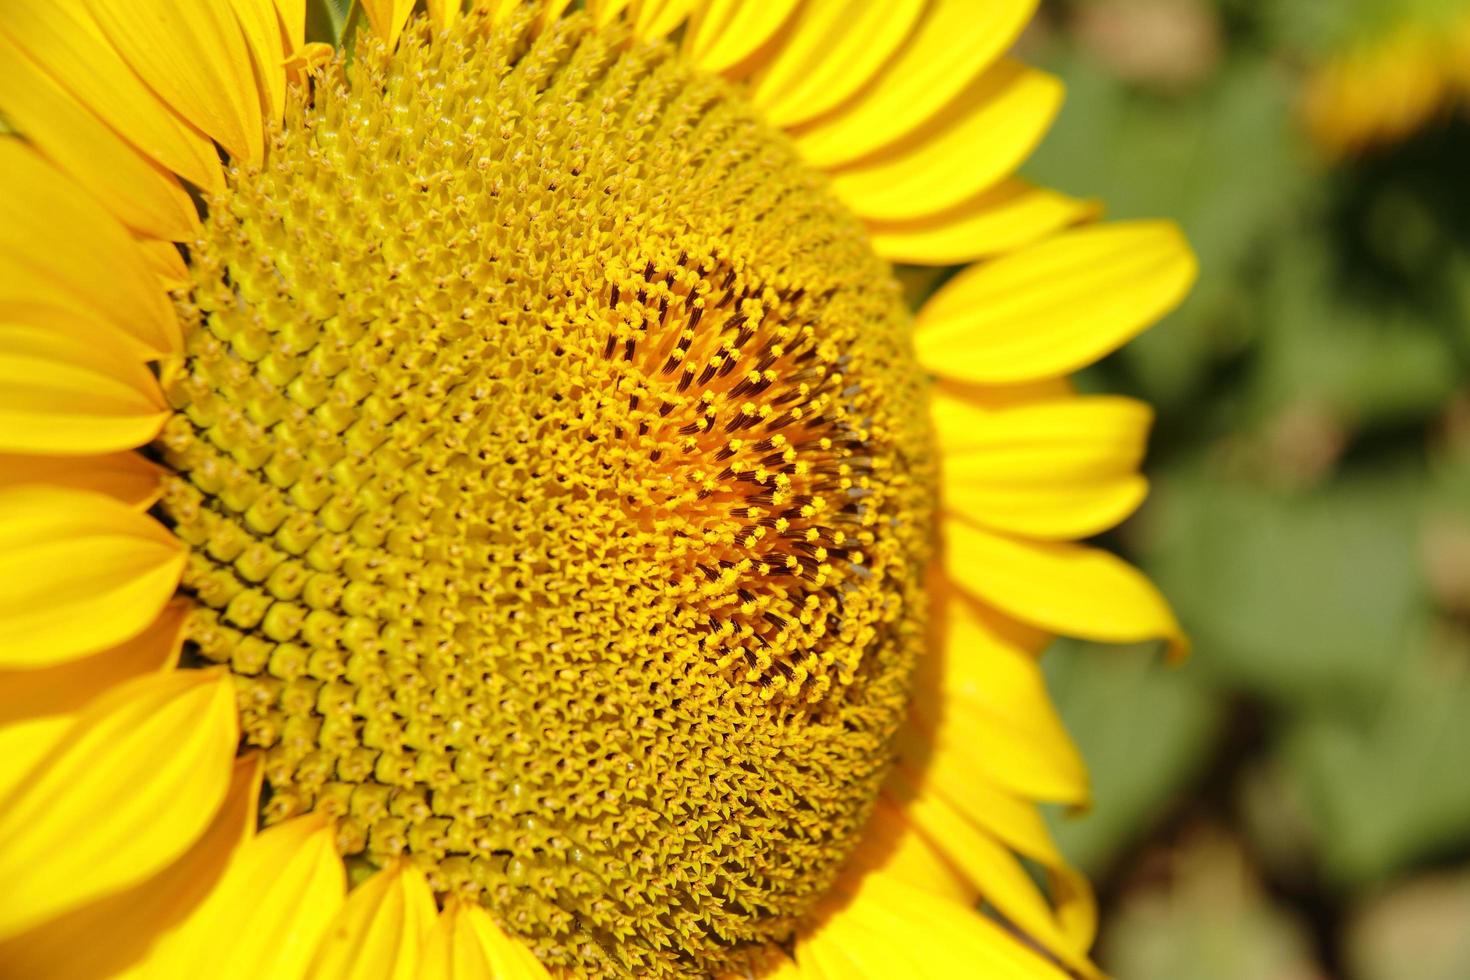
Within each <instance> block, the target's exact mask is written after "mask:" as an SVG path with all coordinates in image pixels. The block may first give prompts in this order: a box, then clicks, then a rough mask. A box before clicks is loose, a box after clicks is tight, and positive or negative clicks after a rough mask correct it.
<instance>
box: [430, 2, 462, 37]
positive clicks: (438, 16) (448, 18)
mask: <svg viewBox="0 0 1470 980" xmlns="http://www.w3.org/2000/svg"><path fill="white" fill-rule="evenodd" d="M460 2H461V0H428V10H429V21H430V22H431V23H432V24H433V25H434V29H435V30H440V31H442V30H447V29H448V28H451V27H453V26H454V25H455V24H457V23H459V15H460Z"/></svg>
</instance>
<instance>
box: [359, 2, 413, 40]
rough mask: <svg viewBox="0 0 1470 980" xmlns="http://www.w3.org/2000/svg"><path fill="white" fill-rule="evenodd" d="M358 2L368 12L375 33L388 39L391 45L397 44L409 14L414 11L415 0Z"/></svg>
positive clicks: (369, 21)
mask: <svg viewBox="0 0 1470 980" xmlns="http://www.w3.org/2000/svg"><path fill="white" fill-rule="evenodd" d="M358 3H359V5H360V6H361V7H362V9H363V13H365V14H367V19H368V23H369V24H371V25H372V27H373V33H374V34H377V35H378V37H381V38H382V39H383V40H385V41H387V42H388V46H389V47H392V46H393V45H395V44H397V43H398V35H399V34H400V33H401V32H402V31H403V25H404V23H406V22H407V21H408V15H409V14H411V13H413V0H358Z"/></svg>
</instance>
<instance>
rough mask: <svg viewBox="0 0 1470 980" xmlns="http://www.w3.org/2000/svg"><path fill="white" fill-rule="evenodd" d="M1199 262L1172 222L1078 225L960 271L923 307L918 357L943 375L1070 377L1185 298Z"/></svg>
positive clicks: (994, 379) (1001, 380)
mask: <svg viewBox="0 0 1470 980" xmlns="http://www.w3.org/2000/svg"><path fill="white" fill-rule="evenodd" d="M1196 272H1197V266H1196V263H1195V259H1194V255H1193V253H1191V252H1190V250H1189V245H1188V243H1186V242H1185V241H1184V238H1183V236H1182V235H1180V234H1179V230H1178V229H1177V228H1176V227H1175V226H1174V225H1172V224H1169V223H1168V222H1152V221H1142V222H1119V223H1116V224H1108V225H1098V226H1093V227H1088V228H1081V229H1077V230H1075V231H1069V232H1065V233H1063V234H1060V235H1057V236H1056V237H1054V238H1051V239H1049V240H1047V241H1045V242H1042V243H1040V244H1039V245H1034V246H1032V247H1031V248H1028V249H1026V250H1025V251H1022V252H1016V253H1013V254H1011V255H1007V256H1005V257H1003V258H999V259H996V260H995V261H993V262H989V263H985V264H982V265H977V266H973V267H971V268H970V269H968V270H966V271H965V272H962V273H960V275H958V276H956V277H955V278H954V279H953V280H951V281H950V282H949V283H947V284H946V285H945V286H944V288H943V289H941V290H940V291H939V292H938V293H936V294H935V295H934V297H933V298H932V299H930V300H929V302H928V303H926V304H925V305H924V308H923V309H922V310H920V311H919V317H918V324H917V327H916V330H915V334H914V346H915V349H916V350H917V352H918V355H919V361H920V363H922V364H923V365H924V366H925V367H926V368H928V369H929V370H930V371H933V372H934V373H935V374H938V375H940V376H942V377H946V378H955V379H958V380H961V381H970V382H975V383H981V384H1008V383H1011V382H1016V381H1026V380H1030V379H1034V378H1043V377H1050V376H1054V375H1060V374H1066V373H1068V372H1070V371H1074V370H1076V369H1077V368H1080V367H1082V366H1084V365H1086V364H1090V363H1092V362H1093V361H1095V360H1097V359H1098V358H1100V357H1102V356H1103V355H1104V354H1107V353H1109V352H1110V351H1112V350H1114V349H1115V348H1117V347H1119V346H1121V345H1122V344H1124V343H1126V342H1127V341H1128V340H1130V339H1132V338H1133V337H1134V336H1135V335H1137V334H1138V333H1140V332H1141V331H1143V330H1144V328H1146V327H1148V326H1149V325H1150V324H1152V323H1154V321H1156V320H1158V319H1159V318H1160V317H1162V316H1163V315H1164V314H1165V313H1167V312H1169V311H1170V310H1171V309H1173V308H1174V307H1175V306H1177V305H1178V304H1179V302H1180V301H1181V300H1183V299H1184V296H1185V294H1186V293H1188V292H1189V287H1190V286H1191V285H1192V284H1193V283H1194V279H1195V275H1196Z"/></svg>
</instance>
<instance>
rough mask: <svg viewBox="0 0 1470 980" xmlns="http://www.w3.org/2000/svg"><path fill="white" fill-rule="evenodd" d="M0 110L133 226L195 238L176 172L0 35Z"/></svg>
mask: <svg viewBox="0 0 1470 980" xmlns="http://www.w3.org/2000/svg"><path fill="white" fill-rule="evenodd" d="M0 64H3V65H4V66H5V70H4V71H0V112H3V113H4V114H5V116H6V118H7V119H8V120H9V121H10V123H11V124H12V125H14V126H15V128H16V129H17V130H18V131H19V132H21V133H23V134H24V135H25V137H26V139H28V140H30V141H31V142H32V143H34V144H35V145H36V146H37V147H38V148H39V149H40V150H41V152H43V153H45V154H46V155H47V156H48V157H50V158H51V159H52V160H53V161H55V162H56V165H57V166H58V167H60V168H61V169H62V170H64V171H65V172H66V173H67V175H68V176H70V177H71V178H72V179H73V180H75V181H76V182H77V183H78V184H80V185H81V186H82V187H84V188H86V189H87V190H88V191H90V192H91V193H92V195H93V196H94V197H96V199H97V200H98V201H99V202H100V203H101V204H102V205H103V206H105V207H106V208H107V209H108V210H110V211H111V212H112V213H113V215H114V216H116V217H117V219H118V220H119V221H121V222H122V223H123V224H125V225H127V226H128V227H129V228H131V229H133V230H134V231H138V232H142V233H144V234H148V235H154V236H157V237H159V238H167V239H171V240H174V241H184V240H186V239H192V238H193V237H194V235H195V234H196V232H197V231H198V228H199V216H198V213H197V212H196V211H195V210H194V203H193V202H192V201H191V200H189V195H188V193H187V192H186V191H185V190H184V188H183V186H182V185H181V184H180V183H179V182H178V179H177V178H175V177H174V175H173V174H171V173H169V172H168V171H166V170H165V169H163V168H162V167H161V166H159V165H158V164H157V163H155V162H154V161H153V160H151V159H149V158H148V157H146V156H144V155H143V154H142V153H141V152H139V151H138V150H137V149H136V148H135V147H134V146H133V145H132V144H130V143H128V142H127V141H126V140H124V139H123V138H122V137H121V136H119V135H118V134H117V133H116V132H114V131H113V130H111V129H109V128H108V126H107V125H106V124H105V123H104V122H102V120H100V119H98V118H97V116H96V115H94V114H93V113H92V112H91V111H89V110H88V109H87V108H86V107H85V106H83V105H82V104H81V103H79V102H78V101H77V100H76V99H75V98H74V97H73V96H72V95H71V94H70V93H68V92H67V91H66V89H64V88H62V87H61V85H60V84H58V83H57V82H55V81H53V80H52V79H51V77H50V76H49V75H47V74H46V73H45V72H44V71H42V70H41V68H40V66H39V65H37V64H36V63H35V62H33V61H32V60H31V59H30V58H29V57H28V56H27V55H26V54H25V53H24V52H22V50H21V49H20V47H19V46H18V45H16V44H15V42H13V41H11V40H10V39H9V38H8V37H6V36H5V35H4V34H0Z"/></svg>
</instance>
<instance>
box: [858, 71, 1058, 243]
mask: <svg viewBox="0 0 1470 980" xmlns="http://www.w3.org/2000/svg"><path fill="white" fill-rule="evenodd" d="M1061 102H1062V85H1061V83H1060V82H1058V81H1057V80H1056V79H1055V78H1053V77H1052V76H1050V75H1048V74H1046V73H1045V72H1042V71H1037V70H1036V69H1034V68H1030V67H1028V66H1026V65H1023V64H1021V63H1020V62H1017V61H1011V60H1006V61H1002V62H1000V63H999V64H997V65H996V66H995V67H993V68H991V69H990V70H989V71H987V72H986V73H985V74H983V75H981V76H980V77H979V78H978V79H976V80H975V81H974V82H973V83H972V84H971V85H970V87H969V88H968V89H966V90H965V92H964V93H963V94H961V95H960V97H959V98H958V99H956V100H955V101H954V102H952V103H951V104H950V105H948V106H946V107H945V109H944V110H943V111H942V112H940V113H939V115H937V116H935V117H934V118H933V119H931V120H930V121H929V122H927V123H925V124H924V125H923V126H920V127H919V128H918V129H916V130H914V131H913V132H912V133H910V134H909V135H908V136H906V137H904V138H903V139H901V140H899V141H898V142H897V143H894V144H893V145H892V146H890V147H888V148H886V149H884V150H883V151H882V152H881V153H878V154H876V155H874V156H870V157H868V158H866V159H864V160H863V161H862V162H861V163H858V164H855V165H852V166H847V167H843V168H841V169H840V170H838V171H837V172H836V173H834V174H833V176H832V189H833V190H834V191H836V193H837V196H838V197H840V198H841V199H842V200H843V201H844V202H845V203H846V204H847V205H848V207H850V208H852V209H853V211H855V212H856V213H857V214H858V215H859V216H860V217H862V218H865V219H868V220H871V221H911V220H913V219H915V218H921V217H924V216H926V215H938V214H941V213H943V212H944V211H946V210H947V209H949V208H956V207H961V206H963V205H964V204H965V202H967V201H970V200H972V199H973V198H974V197H975V196H976V195H978V194H980V193H982V192H983V191H985V190H986V189H988V188H990V187H992V186H993V185H995V184H997V183H999V182H1000V181H1001V180H1002V179H1004V178H1006V177H1009V176H1010V175H1011V174H1012V173H1013V172H1014V171H1015V169H1016V168H1017V167H1019V166H1020V165H1021V163H1022V162H1023V161H1024V160H1025V159H1026V158H1027V157H1028V156H1030V155H1031V151H1032V150H1034V149H1035V148H1036V144H1037V143H1039V142H1040V141H1041V137H1042V136H1043V135H1044V134H1045V133H1046V130H1047V128H1048V127H1049V126H1050V125H1051V121H1052V119H1053V118H1054V117H1055V115H1056V112H1057V109H1058V108H1059V107H1060V106H1061Z"/></svg>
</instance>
